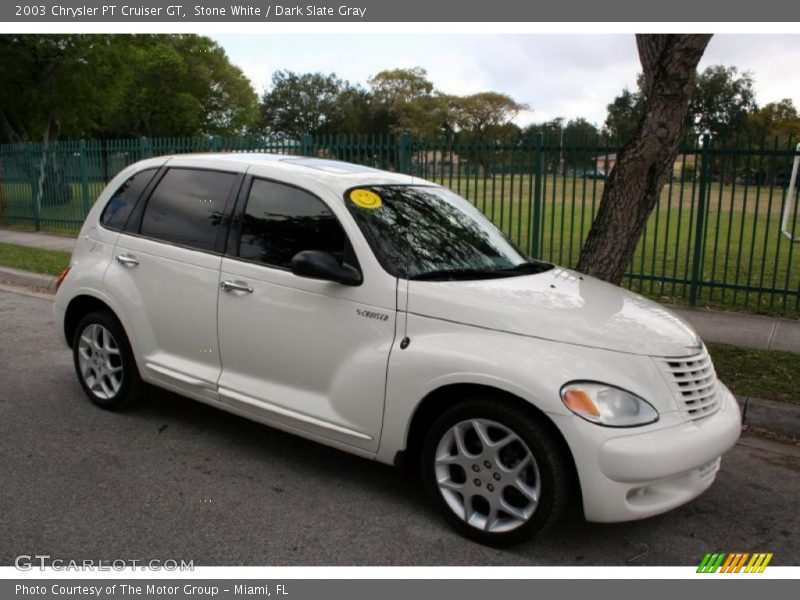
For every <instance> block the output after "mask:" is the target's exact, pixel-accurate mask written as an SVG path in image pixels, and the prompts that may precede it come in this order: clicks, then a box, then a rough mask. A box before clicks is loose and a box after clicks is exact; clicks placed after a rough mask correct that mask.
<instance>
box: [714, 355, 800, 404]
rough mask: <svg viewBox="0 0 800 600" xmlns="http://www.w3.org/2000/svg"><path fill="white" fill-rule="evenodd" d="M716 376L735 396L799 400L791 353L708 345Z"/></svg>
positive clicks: (798, 371)
mask: <svg viewBox="0 0 800 600" xmlns="http://www.w3.org/2000/svg"><path fill="white" fill-rule="evenodd" d="M708 349H709V352H710V354H711V358H712V359H713V361H714V368H715V369H716V371H717V375H719V378H720V379H721V380H722V381H723V382H724V383H725V385H727V386H728V387H729V388H730V389H731V391H732V392H733V393H734V394H736V395H737V396H748V397H755V398H766V399H768V400H780V401H782V402H792V403H795V404H798V403H800V394H798V393H797V386H798V384H800V360H798V359H799V358H800V357H798V355H797V354H793V353H792V352H781V351H777V350H754V349H750V348H738V347H736V346H728V345H725V344H708Z"/></svg>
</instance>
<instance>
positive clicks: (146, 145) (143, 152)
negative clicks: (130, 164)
mask: <svg viewBox="0 0 800 600" xmlns="http://www.w3.org/2000/svg"><path fill="white" fill-rule="evenodd" d="M150 154H151V150H150V140H148V139H147V138H146V137H144V136H142V137H140V138H139V160H142V159H145V158H150Z"/></svg>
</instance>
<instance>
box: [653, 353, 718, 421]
mask: <svg viewBox="0 0 800 600" xmlns="http://www.w3.org/2000/svg"><path fill="white" fill-rule="evenodd" d="M661 360H662V361H663V363H662V364H663V368H664V371H665V372H666V375H667V378H668V380H669V381H670V382H671V385H672V388H673V391H674V392H675V394H676V396H677V398H678V399H679V401H680V403H681V408H682V410H683V413H684V415H686V417H687V418H689V419H691V420H696V419H702V418H703V417H707V416H709V415H712V414H714V413H715V412H716V411H717V409H718V408H719V396H718V393H717V374H716V372H715V371H714V365H713V364H712V362H711V357H709V355H708V351H707V350H706V348H705V346H703V349H702V351H701V352H700V353H699V354H695V355H693V356H687V357H680V358H664V359H661Z"/></svg>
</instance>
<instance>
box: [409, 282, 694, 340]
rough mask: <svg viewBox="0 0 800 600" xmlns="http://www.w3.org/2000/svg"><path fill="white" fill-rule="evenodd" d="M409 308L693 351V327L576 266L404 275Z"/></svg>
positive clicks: (527, 330) (501, 326) (551, 333)
mask: <svg viewBox="0 0 800 600" xmlns="http://www.w3.org/2000/svg"><path fill="white" fill-rule="evenodd" d="M408 311H409V312H410V313H413V314H418V315H422V316H425V317H431V318H435V319H443V320H447V321H454V322H458V323H463V324H465V325H472V326H476V327H483V328H487V329H493V330H497V331H506V332H508V333H513V334H517V335H527V336H532V337H538V338H543V339H548V340H554V341H560V342H567V343H570V344H579V345H582V346H590V347H594V348H603V349H607V350H615V351H618V352H628V353H632V354H644V355H650V356H687V355H690V354H695V353H697V352H698V351H699V349H700V347H699V344H700V338H699V337H698V335H697V334H696V333H695V331H694V330H693V329H692V327H691V326H690V325H689V324H688V323H686V322H685V321H683V320H682V319H681V318H680V317H678V316H677V315H675V314H674V313H672V312H670V311H669V310H668V309H666V308H664V307H663V306H661V305H660V304H657V303H655V302H652V301H650V300H647V299H646V298H643V297H642V296H639V295H637V294H634V293H632V292H629V291H627V290H624V289H622V288H619V287H617V286H614V285H611V284H608V283H605V282H603V281H600V280H598V279H595V278H593V277H589V276H586V275H581V274H579V273H577V272H575V271H570V270H568V269H562V268H559V267H556V268H554V269H551V270H549V271H546V272H544V273H538V274H535V275H525V276H519V277H504V278H498V279H481V280H476V281H436V282H434V281H409V285H408Z"/></svg>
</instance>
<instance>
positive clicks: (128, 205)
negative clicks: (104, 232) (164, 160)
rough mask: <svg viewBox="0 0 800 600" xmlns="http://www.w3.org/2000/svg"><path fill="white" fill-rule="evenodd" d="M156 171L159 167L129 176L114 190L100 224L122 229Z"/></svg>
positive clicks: (109, 227)
mask: <svg viewBox="0 0 800 600" xmlns="http://www.w3.org/2000/svg"><path fill="white" fill-rule="evenodd" d="M156 171H158V169H144V170H143V171H139V172H138V173H136V175H133V176H132V177H129V178H128V180H127V181H126V182H125V183H123V184H122V185H121V186H120V187H119V189H118V190H117V191H116V192H114V195H113V196H111V199H110V200H109V201H108V204H106V207H105V208H104V209H103V214H102V215H101V216H100V224H101V225H102V226H103V227H106V228H107V229H113V230H114V231H122V229H123V228H124V227H125V223H126V222H127V221H128V217H129V216H130V214H131V212H132V211H133V208H134V206H136V201H137V200H138V199H139V196H141V195H142V192H144V188H146V187H147V184H148V183H150V180H151V179H153V175H155V174H156Z"/></svg>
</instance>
